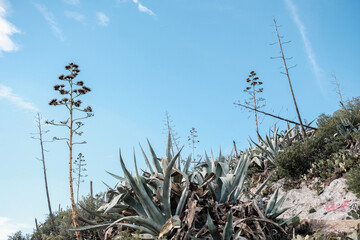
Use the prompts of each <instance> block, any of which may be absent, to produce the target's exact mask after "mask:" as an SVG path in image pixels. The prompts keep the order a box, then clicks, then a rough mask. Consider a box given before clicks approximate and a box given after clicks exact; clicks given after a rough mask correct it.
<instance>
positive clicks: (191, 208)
mask: <svg viewBox="0 0 360 240" xmlns="http://www.w3.org/2000/svg"><path fill="white" fill-rule="evenodd" d="M197 202H198V201H197V200H194V199H192V198H189V200H188V203H187V205H188V214H187V218H186V225H187V226H188V229H191V226H192V224H193V221H194V217H195V213H196V205H197Z"/></svg>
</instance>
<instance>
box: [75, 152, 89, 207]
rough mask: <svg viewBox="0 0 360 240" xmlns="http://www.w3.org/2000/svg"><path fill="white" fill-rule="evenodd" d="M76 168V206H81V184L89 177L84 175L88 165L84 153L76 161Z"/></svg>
mask: <svg viewBox="0 0 360 240" xmlns="http://www.w3.org/2000/svg"><path fill="white" fill-rule="evenodd" d="M74 164H75V168H74V169H73V173H74V174H75V175H76V177H74V181H75V180H76V185H77V189H76V206H79V192H80V183H82V182H84V178H86V177H87V176H88V175H87V174H84V172H85V171H86V168H85V167H86V165H87V164H86V163H85V159H84V155H82V153H79V154H78V157H77V159H75V161H74Z"/></svg>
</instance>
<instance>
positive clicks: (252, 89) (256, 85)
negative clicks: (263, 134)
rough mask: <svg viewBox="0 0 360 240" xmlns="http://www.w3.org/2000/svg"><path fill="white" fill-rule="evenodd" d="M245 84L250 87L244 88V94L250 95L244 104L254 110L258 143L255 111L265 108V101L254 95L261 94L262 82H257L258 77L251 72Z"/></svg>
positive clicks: (257, 123) (257, 125)
mask: <svg viewBox="0 0 360 240" xmlns="http://www.w3.org/2000/svg"><path fill="white" fill-rule="evenodd" d="M246 83H248V84H249V85H250V86H248V87H246V88H245V89H244V92H247V93H248V94H249V95H250V98H249V99H247V100H245V104H246V105H247V106H250V107H252V108H254V109H255V110H254V115H255V124H256V133H257V136H258V140H259V142H260V136H259V122H258V116H257V111H256V110H258V109H260V108H262V107H264V106H265V99H264V98H262V97H258V96H257V95H256V94H259V93H262V92H263V91H264V89H263V88H262V87H260V86H261V85H262V84H263V82H261V81H260V80H259V77H258V76H256V73H255V71H251V72H250V75H249V77H248V78H247V79H246Z"/></svg>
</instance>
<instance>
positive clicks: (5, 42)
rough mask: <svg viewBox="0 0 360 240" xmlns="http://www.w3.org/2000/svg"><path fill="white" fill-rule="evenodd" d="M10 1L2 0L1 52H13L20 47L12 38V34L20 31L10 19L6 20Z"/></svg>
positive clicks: (0, 1)
mask: <svg viewBox="0 0 360 240" xmlns="http://www.w3.org/2000/svg"><path fill="white" fill-rule="evenodd" d="M8 8H9V2H8V1H7V0H0V54H1V52H11V51H15V50H17V49H18V48H19V47H18V46H17V45H16V44H15V43H14V42H13V41H12V40H11V38H10V36H11V35H13V34H14V33H20V31H19V30H18V29H17V28H16V27H15V26H14V25H13V24H11V23H10V22H9V21H7V20H6V15H7V9H8Z"/></svg>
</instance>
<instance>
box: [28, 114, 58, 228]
mask: <svg viewBox="0 0 360 240" xmlns="http://www.w3.org/2000/svg"><path fill="white" fill-rule="evenodd" d="M35 121H36V123H37V127H38V130H39V132H38V133H36V135H38V136H39V137H35V136H32V138H33V139H38V140H39V142H40V148H41V162H42V165H43V172H44V182H45V191H46V198H47V202H48V208H49V216H50V220H51V225H52V228H53V231H54V233H57V229H56V225H55V220H54V215H53V213H52V210H51V201H50V194H49V188H48V181H47V174H46V164H45V153H44V152H45V151H46V150H45V148H44V142H46V141H44V139H43V135H44V134H46V133H48V132H49V131H43V129H42V126H43V123H41V122H42V120H41V115H40V113H37V115H36V119H35ZM33 135H35V133H34V134H33ZM35 219H36V218H35Z"/></svg>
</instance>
